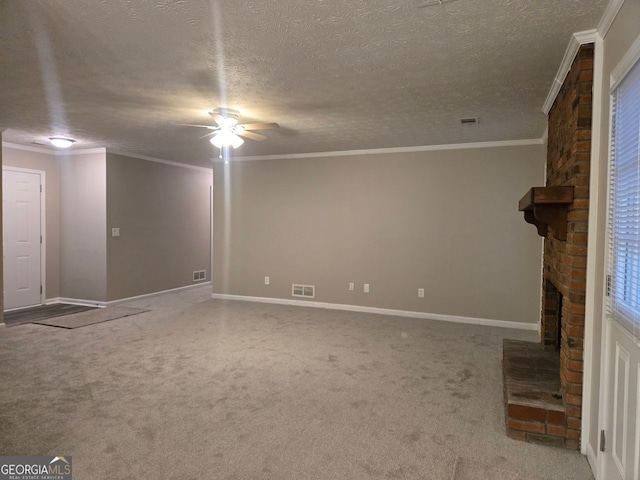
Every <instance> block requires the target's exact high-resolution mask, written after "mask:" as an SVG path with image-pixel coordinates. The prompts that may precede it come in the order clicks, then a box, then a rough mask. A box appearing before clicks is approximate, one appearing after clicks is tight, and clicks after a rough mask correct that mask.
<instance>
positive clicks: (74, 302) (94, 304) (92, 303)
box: [45, 297, 107, 308]
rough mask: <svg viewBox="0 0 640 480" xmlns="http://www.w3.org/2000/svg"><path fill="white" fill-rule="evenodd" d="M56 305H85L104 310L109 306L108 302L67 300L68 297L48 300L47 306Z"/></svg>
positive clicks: (78, 299)
mask: <svg viewBox="0 0 640 480" xmlns="http://www.w3.org/2000/svg"><path fill="white" fill-rule="evenodd" d="M56 303H68V304H69V305H83V306H85V307H98V308H104V307H106V306H107V302H100V301H98V300H85V299H82V298H67V297H56V298H47V300H46V302H45V305H54V304H56Z"/></svg>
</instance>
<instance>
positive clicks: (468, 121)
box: [460, 117, 478, 125]
mask: <svg viewBox="0 0 640 480" xmlns="http://www.w3.org/2000/svg"><path fill="white" fill-rule="evenodd" d="M460 123H461V124H462V125H476V124H477V123H478V117H467V118H461V119H460Z"/></svg>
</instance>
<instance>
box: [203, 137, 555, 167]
mask: <svg viewBox="0 0 640 480" xmlns="http://www.w3.org/2000/svg"><path fill="white" fill-rule="evenodd" d="M542 143H543V142H542V139H540V138H531V139H525V140H504V141H496V142H477V143H451V144H443V145H422V146H418V147H393V148H371V149H364V150H344V151H336V152H313V153H289V154H283V155H256V156H253V157H232V158H231V160H233V161H236V162H237V161H250V160H284V159H289V158H320V157H343V156H349V155H373V154H389V153H411V152H433V151H439V150H465V149H470V148H496V147H521V146H526V145H542ZM210 160H211V161H212V162H213V163H222V162H223V160H221V159H219V158H211V159H210Z"/></svg>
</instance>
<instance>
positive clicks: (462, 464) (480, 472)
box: [452, 457, 547, 480]
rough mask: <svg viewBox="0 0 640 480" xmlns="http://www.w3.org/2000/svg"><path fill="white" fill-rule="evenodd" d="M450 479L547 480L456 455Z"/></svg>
mask: <svg viewBox="0 0 640 480" xmlns="http://www.w3.org/2000/svg"><path fill="white" fill-rule="evenodd" d="M452 480H547V479H545V478H542V477H532V476H530V475H526V474H523V473H521V472H514V471H513V470H508V469H503V468H501V467H493V466H491V465H486V464H484V463H480V462H476V461H473V460H470V459H468V458H462V457H458V459H457V460H456V466H455V471H454V474H453V478H452Z"/></svg>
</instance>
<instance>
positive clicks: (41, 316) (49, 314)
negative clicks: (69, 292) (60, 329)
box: [4, 303, 98, 327]
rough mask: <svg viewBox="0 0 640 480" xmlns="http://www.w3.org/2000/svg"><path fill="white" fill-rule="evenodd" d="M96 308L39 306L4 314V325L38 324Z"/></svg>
mask: <svg viewBox="0 0 640 480" xmlns="http://www.w3.org/2000/svg"><path fill="white" fill-rule="evenodd" d="M97 308H98V307H88V306H86V305H71V304H69V303H55V304H53V305H39V306H37V307H32V308H23V309H22V310H14V311H12V312H5V313H4V324H5V325H6V326H7V327H15V326H16V325H24V324H27V323H33V322H38V321H40V320H46V319H47V318H54V317H61V316H62V315H71V314H72V313H73V314H75V313H80V312H86V311H88V310H95V309H97Z"/></svg>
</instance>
